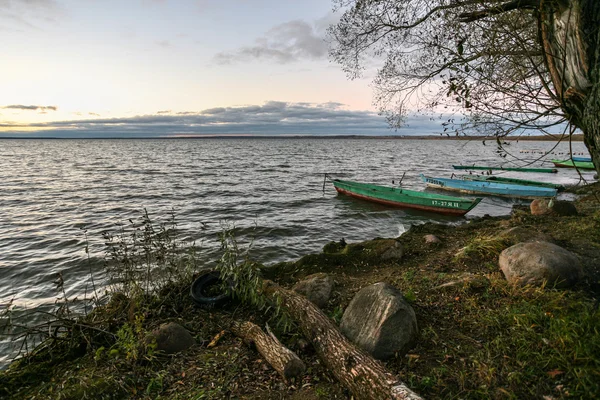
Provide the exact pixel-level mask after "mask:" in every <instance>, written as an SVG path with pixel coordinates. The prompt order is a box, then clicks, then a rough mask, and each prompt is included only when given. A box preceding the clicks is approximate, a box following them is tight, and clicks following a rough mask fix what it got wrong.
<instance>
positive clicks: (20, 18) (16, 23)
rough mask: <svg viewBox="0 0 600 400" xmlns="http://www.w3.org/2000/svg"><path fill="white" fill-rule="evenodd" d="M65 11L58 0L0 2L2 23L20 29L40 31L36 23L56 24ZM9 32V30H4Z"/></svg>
mask: <svg viewBox="0 0 600 400" xmlns="http://www.w3.org/2000/svg"><path fill="white" fill-rule="evenodd" d="M62 14H63V9H62V7H61V6H60V5H59V4H58V2H57V1H56V0H0V22H3V25H4V24H7V25H12V27H10V28H11V29H10V30H16V31H20V30H19V29H16V28H17V27H18V28H28V29H35V30H38V29H39V27H38V26H37V24H36V22H46V23H48V22H49V23H56V22H57V19H56V18H55V17H56V16H59V15H62ZM4 30H9V29H4Z"/></svg>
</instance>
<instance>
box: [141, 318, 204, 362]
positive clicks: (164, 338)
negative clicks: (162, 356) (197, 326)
mask: <svg viewBox="0 0 600 400" xmlns="http://www.w3.org/2000/svg"><path fill="white" fill-rule="evenodd" d="M149 340H150V341H155V342H156V350H157V351H162V352H164V353H166V354H173V353H178V352H180V351H184V350H187V349H188V348H190V347H192V346H193V345H194V344H196V341H195V340H194V338H193V337H192V335H190V333H189V332H188V331H187V330H186V329H185V328H184V327H183V326H181V325H179V324H177V323H175V322H170V323H168V324H162V325H161V326H160V327H158V328H157V329H155V330H154V331H152V333H150V337H149Z"/></svg>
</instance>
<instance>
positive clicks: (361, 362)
mask: <svg viewBox="0 0 600 400" xmlns="http://www.w3.org/2000/svg"><path fill="white" fill-rule="evenodd" d="M262 292H263V294H265V295H266V296H267V297H269V298H271V299H272V300H273V301H274V302H275V303H276V304H279V305H280V306H281V308H282V309H283V310H284V311H286V312H287V314H288V315H289V316H290V317H291V318H292V319H293V320H294V321H296V323H297V324H298V326H299V327H300V329H301V330H302V333H303V334H304V336H305V337H306V339H308V340H309V341H310V342H311V343H312V344H313V347H314V348H315V351H316V352H317V355H318V356H319V358H320V359H321V360H322V361H323V362H324V363H325V365H326V366H327V367H328V368H329V370H330V371H331V373H333V375H335V377H336V378H337V379H338V381H340V383H342V384H343V385H344V386H346V387H347V388H348V389H349V390H350V391H351V392H352V394H353V395H354V396H355V398H357V399H369V400H378V399H382V400H383V399H386V400H389V399H395V400H417V399H421V397H420V396H419V395H417V394H416V393H414V392H413V391H412V390H410V389H409V388H408V387H407V386H406V385H405V384H404V383H402V382H401V381H399V380H398V379H397V378H396V377H395V376H394V375H392V374H391V373H390V372H389V371H387V370H386V369H385V368H384V367H383V365H381V364H380V363H379V362H377V361H375V360H374V359H373V358H372V357H371V356H370V355H368V354H367V353H366V352H364V351H363V350H361V349H360V348H358V347H356V346H355V345H354V344H352V343H351V342H350V341H349V340H348V339H346V337H345V336H344V335H342V333H341V332H340V331H339V330H338V328H337V326H336V325H335V324H334V323H333V322H332V321H331V320H330V319H329V318H328V317H327V316H326V315H325V314H323V312H322V311H321V310H320V309H319V308H318V307H317V306H315V305H314V304H313V303H311V302H310V301H309V300H308V299H306V298H305V297H304V296H302V295H300V294H298V293H296V292H293V291H291V290H287V289H284V288H282V287H281V286H279V285H277V284H275V283H274V282H271V281H268V280H265V281H263V286H262ZM261 354H262V353H261Z"/></svg>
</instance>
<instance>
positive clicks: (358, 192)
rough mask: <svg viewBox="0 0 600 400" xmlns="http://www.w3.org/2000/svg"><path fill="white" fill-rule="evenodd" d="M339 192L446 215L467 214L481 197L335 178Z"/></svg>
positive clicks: (377, 201) (335, 184)
mask: <svg viewBox="0 0 600 400" xmlns="http://www.w3.org/2000/svg"><path fill="white" fill-rule="evenodd" d="M333 186H334V187H335V190H337V192H338V193H341V194H345V195H348V196H351V197H355V198H358V199H362V200H367V201H371V202H374V203H379V204H385V205H388V206H393V207H400V208H412V209H416V210H423V211H430V212H435V213H439V214H445V215H457V216H460V215H465V214H466V213H468V212H469V211H471V210H472V209H473V207H475V206H476V205H477V204H478V203H479V202H480V201H481V198H476V199H471V198H464V197H453V196H444V195H439V194H435V193H426V192H419V191H416V190H408V189H403V188H395V187H388V186H379V185H373V184H369V183H359V182H352V181H342V180H339V179H334V180H333Z"/></svg>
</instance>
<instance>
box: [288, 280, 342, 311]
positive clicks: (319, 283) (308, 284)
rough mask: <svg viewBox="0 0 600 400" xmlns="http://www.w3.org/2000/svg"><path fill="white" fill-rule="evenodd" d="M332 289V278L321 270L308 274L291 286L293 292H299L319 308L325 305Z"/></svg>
mask: <svg viewBox="0 0 600 400" xmlns="http://www.w3.org/2000/svg"><path fill="white" fill-rule="evenodd" d="M332 289H333V279H332V278H331V277H330V276H329V275H327V274H326V273H323V272H319V273H317V274H313V275H309V276H307V277H306V278H304V279H303V280H301V281H300V282H298V283H296V285H295V286H294V287H293V290H294V291H295V292H297V293H300V294H301V295H303V296H304V297H306V298H307V299H308V300H310V301H311V302H313V303H314V304H315V305H317V306H318V307H320V308H323V307H325V306H326V305H327V302H328V301H329V297H330V296H331V290H332Z"/></svg>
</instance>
